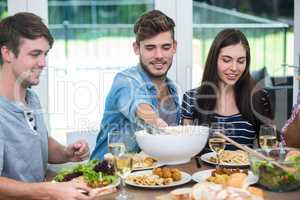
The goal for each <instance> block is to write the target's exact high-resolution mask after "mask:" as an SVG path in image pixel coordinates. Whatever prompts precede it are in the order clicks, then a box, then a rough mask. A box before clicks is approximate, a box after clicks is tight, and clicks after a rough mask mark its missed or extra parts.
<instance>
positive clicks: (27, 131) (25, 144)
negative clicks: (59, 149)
mask: <svg viewBox="0 0 300 200" xmlns="http://www.w3.org/2000/svg"><path fill="white" fill-rule="evenodd" d="M26 101H27V105H26V106H24V105H20V104H17V103H16V102H12V101H9V100H7V99H6V98H5V97H2V96H0V175H1V176H3V177H7V178H12V179H15V180H19V181H25V182H40V181H43V180H44V177H45V173H46V169H47V163H48V131H47V128H46V126H45V123H44V120H43V112H42V110H41V105H40V102H39V99H38V97H37V95H36V94H35V93H34V92H33V91H32V90H29V89H28V90H27V93H26ZM28 112H30V115H31V116H32V117H33V118H34V124H33V123H32V121H30V119H29V118H28V117H26V116H25V115H28ZM31 120H32V119H31Z"/></svg>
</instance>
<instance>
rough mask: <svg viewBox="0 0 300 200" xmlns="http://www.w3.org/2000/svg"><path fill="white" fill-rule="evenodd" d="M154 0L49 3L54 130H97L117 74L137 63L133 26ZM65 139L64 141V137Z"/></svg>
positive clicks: (50, 87) (56, 132)
mask: <svg viewBox="0 0 300 200" xmlns="http://www.w3.org/2000/svg"><path fill="white" fill-rule="evenodd" d="M153 8H154V2H153V0H144V1H140V0H123V1H111V0H110V1H108V0H97V1H96V0H91V1H79V0H77V1H58V0H49V1H48V14H49V28H50V31H51V32H52V34H53V35H54V38H55V43H54V46H53V48H52V50H51V51H50V53H49V59H48V66H49V68H48V72H49V97H50V99H49V115H50V126H51V134H52V135H53V136H54V137H56V138H59V137H64V136H62V134H60V133H61V132H65V131H71V130H80V129H87V128H88V129H91V128H93V129H94V128H99V124H100V120H101V118H102V114H103V108H104V103H105V98H106V95H107V93H108V91H109V89H110V86H111V83H112V80H113V78H114V75H115V73H116V72H118V71H119V70H121V69H124V68H127V67H129V66H133V65H135V64H136V63H137V62H138V60H137V57H136V56H135V54H134V52H133V49H132V42H133V39H134V37H133V36H134V35H133V24H134V22H135V20H136V19H137V17H138V16H139V15H141V14H142V13H143V12H145V11H147V10H150V9H153ZM60 140H61V141H62V140H63V139H60Z"/></svg>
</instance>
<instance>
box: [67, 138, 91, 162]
mask: <svg viewBox="0 0 300 200" xmlns="http://www.w3.org/2000/svg"><path fill="white" fill-rule="evenodd" d="M65 153H66V157H67V158H68V161H69V162H79V161H83V160H86V159H88V158H89V156H90V149H89V146H88V143H87V142H86V141H85V140H79V141H77V142H75V143H74V144H71V145H69V146H67V148H66V149H65Z"/></svg>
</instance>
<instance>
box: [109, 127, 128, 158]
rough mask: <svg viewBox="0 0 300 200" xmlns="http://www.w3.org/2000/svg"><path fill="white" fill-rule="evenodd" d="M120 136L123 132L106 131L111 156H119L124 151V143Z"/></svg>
mask: <svg viewBox="0 0 300 200" xmlns="http://www.w3.org/2000/svg"><path fill="white" fill-rule="evenodd" d="M122 137H123V134H121V132H119V131H112V132H109V133H108V152H109V153H111V154H112V155H113V156H120V155H122V154H124V153H125V144H124V143H123V138H122Z"/></svg>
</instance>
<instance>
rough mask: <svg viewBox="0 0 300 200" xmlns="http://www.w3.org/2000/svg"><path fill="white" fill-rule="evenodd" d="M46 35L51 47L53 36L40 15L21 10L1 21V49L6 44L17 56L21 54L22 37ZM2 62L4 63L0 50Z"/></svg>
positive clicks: (35, 37) (32, 37)
mask: <svg viewBox="0 0 300 200" xmlns="http://www.w3.org/2000/svg"><path fill="white" fill-rule="evenodd" d="M40 37H45V38H46V40H48V42H49V45H50V48H51V47H52V45H53V37H52V35H51V33H50V31H49V29H48V28H47V26H46V25H45V24H44V23H43V21H42V18H40V17H39V16H37V15H35V14H32V13H28V12H20V13H17V14H15V15H13V16H9V17H7V18H4V19H3V20H2V21H0V49H1V48H2V47H3V46H6V47H7V48H8V49H10V50H12V52H13V53H14V54H15V56H18V54H19V47H20V44H21V39H22V38H26V39H31V40H33V39H37V38H40ZM0 64H1V65H2V64H3V60H2V55H1V51H0Z"/></svg>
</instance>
